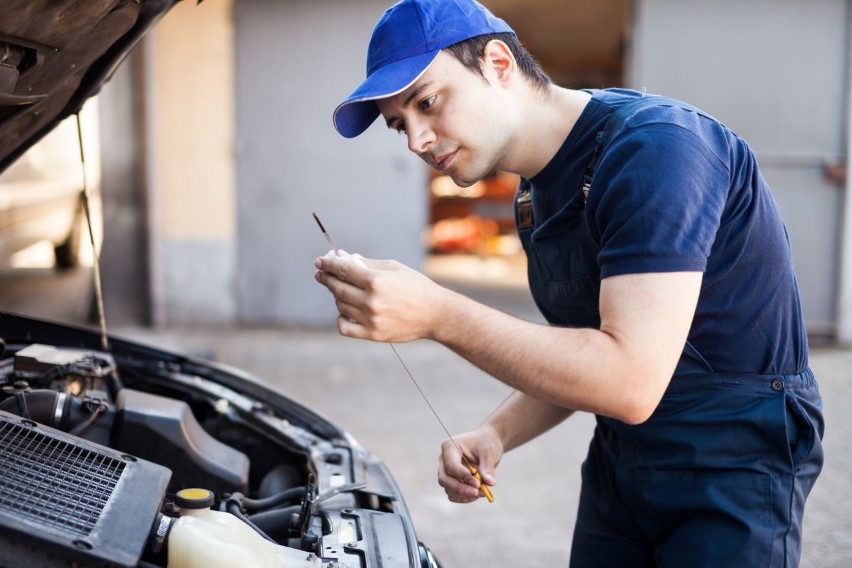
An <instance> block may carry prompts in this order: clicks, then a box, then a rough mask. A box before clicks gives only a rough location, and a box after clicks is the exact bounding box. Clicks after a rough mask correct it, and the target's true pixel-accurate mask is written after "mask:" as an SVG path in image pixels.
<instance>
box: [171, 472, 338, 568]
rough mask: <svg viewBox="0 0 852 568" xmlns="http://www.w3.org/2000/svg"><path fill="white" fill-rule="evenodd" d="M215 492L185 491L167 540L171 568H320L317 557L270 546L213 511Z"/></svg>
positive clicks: (178, 499)
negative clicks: (177, 516)
mask: <svg viewBox="0 0 852 568" xmlns="http://www.w3.org/2000/svg"><path fill="white" fill-rule="evenodd" d="M213 503H214V496H213V492H212V491H208V490H207V489H183V490H181V491H178V493H177V497H176V499H175V504H176V505H177V506H178V507H179V509H180V517H179V518H178V519H177V520H175V521H174V522H173V523H172V527H171V530H170V531H169V536H168V547H169V553H168V568H253V567H262V568H321V566H322V561H321V560H320V559H319V558H317V557H316V555H313V554H310V553H308V552H305V551H303V550H297V549H295V548H288V547H286V546H280V545H277V544H275V543H273V542H270V541H268V540H266V539H264V538H263V537H262V536H260V535H259V534H258V533H257V532H255V531H254V529H252V528H251V527H249V526H248V525H247V524H245V523H244V522H243V521H241V520H240V519H238V518H237V517H235V516H234V515H232V514H230V513H225V512H221V511H214V510H212V509H210V507H211V506H212V505H213Z"/></svg>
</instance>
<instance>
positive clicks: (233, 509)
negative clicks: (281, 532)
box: [228, 501, 278, 544]
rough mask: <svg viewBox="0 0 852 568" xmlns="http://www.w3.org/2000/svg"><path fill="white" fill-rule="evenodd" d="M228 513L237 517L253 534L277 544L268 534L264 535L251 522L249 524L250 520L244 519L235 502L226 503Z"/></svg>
mask: <svg viewBox="0 0 852 568" xmlns="http://www.w3.org/2000/svg"><path fill="white" fill-rule="evenodd" d="M228 512H229V513H231V514H232V515H234V516H235V517H237V518H238V519H239V520H241V521H242V522H244V523H245V524H247V525H248V526H249V527H251V529H252V530H253V531H254V532H256V533H257V534H259V535H260V536H261V537H263V538H264V539H265V540H268V541H269V542H273V543H275V544H278V543H277V542H275V540H273V539H272V538H271V537H270V536H269V535H268V534H266V533H265V532H263V531H262V530H261V529H260V528H258V527H257V526H256V525H255V524H254V523H253V522H251V520H250V519H249V518H248V517H246V516H245V515H244V514H243V512H242V510H240V506H239V505H238V504H237V502H236V501H228Z"/></svg>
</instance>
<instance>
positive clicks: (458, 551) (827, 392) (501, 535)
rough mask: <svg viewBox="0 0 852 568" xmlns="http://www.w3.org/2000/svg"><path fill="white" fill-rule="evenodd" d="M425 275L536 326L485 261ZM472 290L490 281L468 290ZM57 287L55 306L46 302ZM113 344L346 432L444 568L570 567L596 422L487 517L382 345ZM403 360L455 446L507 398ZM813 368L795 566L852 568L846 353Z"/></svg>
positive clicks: (486, 385) (254, 335)
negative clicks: (447, 463)
mask: <svg viewBox="0 0 852 568" xmlns="http://www.w3.org/2000/svg"><path fill="white" fill-rule="evenodd" d="M430 270H431V273H432V274H433V277H435V278H436V279H438V280H441V281H442V282H444V283H445V284H446V285H448V286H451V287H454V288H456V289H459V290H460V291H463V292H466V293H469V294H470V295H472V296H474V297H476V298H479V299H481V300H482V301H484V302H486V303H490V304H492V305H495V306H497V307H500V308H502V309H504V310H505V311H508V312H510V313H515V314H516V315H519V316H521V317H525V318H527V319H538V318H539V316H538V315H537V312H536V311H535V308H534V306H533V304H532V301H531V300H530V298H529V295H528V293H527V292H526V290H525V289H524V287H523V285H522V282H519V281H518V279H517V277H516V276H513V274H516V273H515V272H514V271H508V272H507V271H506V267H505V265H502V264H499V263H498V264H495V263H493V262H491V261H488V260H481V261H478V262H475V263H473V264H471V263H466V264H464V265H458V266H447V265H446V263H442V264H440V265H433V266H430ZM471 277H477V278H479V279H481V280H482V281H481V282H480V284H479V285H476V286H474V285H472V284H471ZM75 282H76V285H77V288H76V292H75V288H74V285H75ZM60 284H61V286H60ZM56 286H59V287H60V288H61V289H62V293H61V294H58V293H56V292H55V291H54V292H53V293H51V289H52V288H51V287H54V288H53V289H55V287H56ZM86 286H87V284H86V280H85V275H84V274H81V273H77V274H73V273H72V274H66V275H63V276H61V277H60V278H59V279H57V278H56V277H55V276H52V275H51V274H50V272H49V271H42V272H39V271H37V270H34V269H33V270H30V271H29V272H25V273H21V272H19V273H17V274H16V275H14V276H12V275H10V273H5V274H0V309H5V310H10V311H15V312H23V313H28V314H31V315H35V316H38V317H47V318H51V319H59V320H61V321H70V322H71V323H79V321H82V320H81V319H80V318H82V317H84V315H85V313H86V310H84V309H82V308H81V306H82V305H83V304H84V303H85V302H83V299H84V298H85V296H86V292H85V288H86ZM60 298H61V301H59V300H58V299H60ZM75 320H76V321H75ZM112 332H113V333H115V334H116V335H121V336H124V337H128V338H131V339H137V340H143V341H147V342H150V343H153V344H155V345H159V346H161V347H165V348H168V349H170V350H181V351H185V352H190V353H193V354H199V355H202V356H205V357H208V358H212V359H215V360H217V361H220V362H224V363H227V364H230V365H233V366H236V367H240V368H242V369H244V370H246V371H248V372H250V373H252V374H254V375H256V376H257V377H259V378H261V379H262V380H264V381H266V382H268V383H270V384H272V385H274V386H276V387H278V388H280V389H281V390H283V391H284V392H286V393H288V394H289V395H290V396H291V397H292V398H294V399H296V400H298V401H300V402H302V403H304V404H306V405H307V406H309V407H311V408H312V409H314V410H316V411H318V412H319V413H321V414H323V415H324V416H326V417H328V418H330V419H331V420H333V421H334V422H336V423H337V424H339V425H341V426H343V427H344V428H346V429H347V430H348V431H349V432H351V433H352V434H353V436H354V437H355V438H356V439H358V441H359V442H361V443H362V444H363V445H365V446H366V447H368V448H369V449H371V450H372V451H373V452H375V453H376V454H378V455H379V456H380V457H381V458H382V459H384V461H385V462H386V463H387V464H388V466H389V467H390V469H391V471H392V472H393V473H394V475H395V477H396V479H397V481H398V483H399V485H400V486H401V488H402V490H403V492H404V494H405V496H406V502H407V505H408V507H409V509H410V511H411V513H412V516H413V519H414V523H415V528H416V530H417V532H418V536H419V538H420V539H421V540H422V541H424V542H425V543H426V544H427V545H428V546H430V548H431V549H432V550H433V552H434V553H435V554H436V556H437V557H438V558H439V559H440V560H441V562H442V563H443V564H444V566H445V567H446V568H452V567H457V566H490V567H497V568H499V567H507V568H518V567H524V568H525V567H539V566H566V565H567V561H568V554H569V551H570V536H571V532H572V530H573V518H574V514H575V510H576V507H577V491H578V487H579V468H580V464H581V462H582V460H583V457H584V455H585V449H586V445H587V443H588V440H589V437H590V435H591V432H592V428H593V420H592V418H591V417H590V416H588V415H578V416H575V417H573V418H571V419H570V420H568V421H567V422H566V423H564V424H562V425H560V426H558V427H557V428H555V429H554V430H552V431H550V432H548V433H547V434H545V435H544V436H542V437H540V438H539V439H538V440H536V441H534V442H533V443H531V444H528V445H527V446H524V447H522V448H519V449H517V450H515V451H514V452H512V453H510V454H508V455H507V456H506V457H505V458H504V460H503V463H502V464H501V465H500V468H499V469H498V484H497V486H496V487H495V488H494V494H495V497H496V501H495V502H494V503H493V504H488V503H486V502H485V501H484V500H481V501H480V502H477V503H475V504H472V505H465V506H462V505H455V504H452V503H449V502H448V501H447V500H446V498H445V496H444V494H443V491H442V490H441V489H440V487H438V485H437V483H436V481H435V471H436V468H437V456H438V449H439V445H440V443H441V441H442V440H443V439H444V438H445V435H444V433H443V430H442V429H441V427H440V425H439V424H438V423H437V421H436V420H435V418H434V417H433V416H432V414H431V412H430V410H429V408H428V406H427V405H426V404H425V403H424V402H423V400H422V399H421V398H420V395H419V394H418V393H417V390H416V389H415V387H414V386H413V385H412V384H411V381H410V379H409V378H408V377H407V375H406V373H405V371H404V369H403V368H402V367H401V365H400V363H399V361H398V360H397V359H396V357H395V355H394V354H393V351H391V349H390V348H389V347H388V346H387V345H383V344H375V343H368V342H361V341H356V340H350V339H345V338H342V337H340V336H339V335H337V333H336V332H335V331H333V330H331V329H326V330H286V329H168V330H150V329H144V328H122V329H114V330H112ZM397 348H398V350H399V352H400V354H401V356H402V357H403V359H404V360H405V362H406V364H407V366H408V367H409V368H410V369H411V371H412V373H413V374H414V376H415V378H416V379H417V381H418V383H419V385H420V387H421V388H422V389H423V391H424V392H425V393H426V395H427V396H428V397H429V400H430V402H431V404H432V405H433V406H434V408H435V409H436V411H437V412H438V413H439V414H440V415H441V417H442V419H443V421H444V422H445V424H446V425H447V427H448V428H449V429H450V431H451V432H453V433H457V432H462V431H464V430H466V429H468V428H471V427H474V426H476V425H477V424H478V423H479V422H480V421H481V420H482V419H483V418H484V417H485V416H487V414H488V413H489V412H490V411H491V410H492V409H493V408H494V407H495V406H496V405H497V404H499V402H500V401H501V400H503V398H505V397H506V396H507V395H508V393H509V391H508V389H507V388H506V387H504V386H503V385H501V384H500V383H497V382H496V381H494V380H492V379H490V378H489V377H487V376H485V375H484V374H483V373H482V372H480V371H478V370H477V369H475V368H474V367H472V366H471V365H470V364H468V363H467V362H465V361H464V360H462V359H461V358H459V357H458V356H456V355H455V354H453V353H452V352H450V351H448V350H446V349H444V348H442V347H440V346H439V345H435V344H432V343H429V342H414V343H409V344H403V345H399V346H397ZM812 367H813V369H814V371H815V372H816V375H817V377H818V379H819V381H820V385H821V389H822V394H823V398H824V401H825V415H826V419H827V434H826V438H825V441H824V443H825V449H826V456H827V457H826V466H825V470H824V473H823V475H822V477H821V478H820V480H819V482H818V483H817V486H816V488H815V489H814V491H813V493H812V495H811V498H810V501H809V504H808V509H807V514H806V520H805V535H804V545H803V559H802V563H801V566H802V567H803V568H845V567H848V566H852V508H850V507H849V504H848V503H849V499H850V497H852V475H850V473H849V472H850V471H852V443H850V439H852V412H850V410H852V389H850V388H849V382H850V380H852V350H848V349H840V348H836V347H832V348H830V347H814V348H813V349H812Z"/></svg>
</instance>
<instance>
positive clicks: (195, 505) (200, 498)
mask: <svg viewBox="0 0 852 568" xmlns="http://www.w3.org/2000/svg"><path fill="white" fill-rule="evenodd" d="M214 501H215V499H214V496H213V492H212V491H210V490H209V489H200V488H195V487H192V488H189V489H181V490H180V491H178V492H177V494H176V495H175V505H177V506H178V507H180V508H181V509H209V508H210V507H212V506H213V502H214Z"/></svg>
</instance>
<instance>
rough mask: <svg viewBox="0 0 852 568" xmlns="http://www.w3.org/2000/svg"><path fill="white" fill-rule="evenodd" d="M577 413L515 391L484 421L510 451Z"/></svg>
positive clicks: (504, 447) (505, 449) (504, 449)
mask: <svg viewBox="0 0 852 568" xmlns="http://www.w3.org/2000/svg"><path fill="white" fill-rule="evenodd" d="M573 413H574V411H573V410H570V409H568V408H564V407H561V406H556V405H553V404H550V403H547V402H543V401H541V400H539V399H537V398H533V397H531V396H529V395H527V394H524V393H522V392H519V391H515V392H514V393H512V394H511V395H510V396H509V398H507V399H506V400H505V401H503V403H502V404H501V405H500V406H499V407H498V408H497V410H495V411H494V412H493V413H492V414H491V416H489V417H488V419H487V420H485V422H484V423H483V426H485V427H489V428H492V429H493V430H494V431H495V432H496V433H497V435H498V437H499V438H500V440H501V441H502V442H503V451H504V452H508V451H509V450H513V449H515V448H517V447H518V446H522V445H523V444H525V443H527V442H529V441H530V440H532V439H533V438H536V437H538V436H540V435H541V434H544V433H545V432H547V431H548V430H550V429H551V428H553V427H554V426H556V425H558V424H560V423H561V422H562V421H564V420H565V419H566V418H568V417H569V416H571V415H572V414H573Z"/></svg>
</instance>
